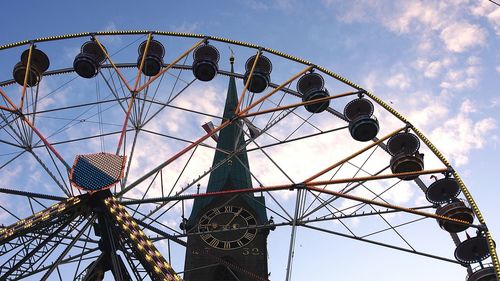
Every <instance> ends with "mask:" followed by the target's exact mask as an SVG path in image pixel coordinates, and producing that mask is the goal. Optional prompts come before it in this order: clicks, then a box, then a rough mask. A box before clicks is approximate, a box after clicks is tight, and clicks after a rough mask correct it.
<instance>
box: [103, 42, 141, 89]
mask: <svg viewBox="0 0 500 281" xmlns="http://www.w3.org/2000/svg"><path fill="white" fill-rule="evenodd" d="M93 38H94V39H95V42H96V43H97V44H98V45H99V47H100V48H101V50H102V52H103V53H104V55H105V56H106V59H107V60H108V62H109V63H110V64H111V66H112V67H113V68H114V70H115V72H116V74H117V75H118V77H120V79H121V81H122V82H123V84H125V86H126V87H127V89H128V90H129V91H130V92H132V91H133V90H132V88H131V87H130V85H129V84H128V81H127V79H125V77H124V76H123V74H122V73H121V71H120V69H118V67H117V66H116V65H115V63H114V62H113V60H112V59H111V56H110V55H109V54H108V52H107V51H106V48H104V46H103V45H102V44H101V42H100V41H99V39H98V38H97V37H93Z"/></svg>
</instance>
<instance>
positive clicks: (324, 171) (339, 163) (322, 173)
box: [304, 128, 404, 183]
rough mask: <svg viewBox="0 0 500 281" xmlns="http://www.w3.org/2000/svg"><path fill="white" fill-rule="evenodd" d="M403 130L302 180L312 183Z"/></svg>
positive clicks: (396, 131)
mask: <svg viewBox="0 0 500 281" xmlns="http://www.w3.org/2000/svg"><path fill="white" fill-rule="evenodd" d="M403 129H404V128H400V129H396V130H394V131H393V132H392V133H389V134H388V135H386V136H384V137H382V138H381V139H379V140H378V141H376V142H373V143H371V144H370V145H368V146H366V147H365V148H363V149H361V150H358V151H357V152H355V153H353V154H351V155H350V156H348V157H346V158H344V159H342V160H340V161H338V162H337V163H335V164H333V165H331V166H330V167H328V168H326V169H324V170H322V171H321V172H319V173H317V174H315V175H313V176H312V177H310V178H308V179H306V180H304V182H306V183H307V182H310V181H312V180H314V179H316V178H318V177H320V176H322V175H324V174H325V173H327V172H329V171H331V170H332V169H335V168H336V167H338V166H339V165H341V164H342V163H344V162H346V161H349V160H351V159H352V158H354V157H356V156H358V155H359V154H361V153H363V152H365V151H367V150H369V149H370V148H372V147H374V146H376V145H378V144H379V143H381V142H383V141H385V140H386V139H388V138H390V137H392V136H393V135H395V134H397V133H398V132H400V131H401V130H403Z"/></svg>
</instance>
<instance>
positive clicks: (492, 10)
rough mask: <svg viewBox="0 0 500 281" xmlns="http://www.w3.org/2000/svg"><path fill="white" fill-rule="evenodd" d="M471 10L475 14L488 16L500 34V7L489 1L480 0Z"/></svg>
mask: <svg viewBox="0 0 500 281" xmlns="http://www.w3.org/2000/svg"><path fill="white" fill-rule="evenodd" d="M470 10H471V12H472V14H473V15H476V16H479V17H486V19H487V20H488V22H489V23H490V24H491V25H492V26H493V29H495V31H496V34H497V35H500V7H498V6H496V5H493V3H491V2H489V1H478V2H477V5H476V6H474V7H472V8H471V9H470Z"/></svg>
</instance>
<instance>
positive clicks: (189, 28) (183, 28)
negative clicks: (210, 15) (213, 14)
mask: <svg viewBox="0 0 500 281" xmlns="http://www.w3.org/2000/svg"><path fill="white" fill-rule="evenodd" d="M199 27H200V24H199V23H197V22H183V23H181V24H180V25H172V26H170V28H171V29H172V30H174V31H176V32H185V33H195V32H196V30H198V28H199Z"/></svg>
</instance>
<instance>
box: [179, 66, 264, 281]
mask: <svg viewBox="0 0 500 281" xmlns="http://www.w3.org/2000/svg"><path fill="white" fill-rule="evenodd" d="M230 62H231V73H234V66H233V64H234V58H233V57H231V59H230ZM237 105H238V93H237V90H236V81H235V78H234V75H230V77H229V85H228V89H227V96H226V104H225V107H224V113H223V120H222V122H225V121H226V120H232V119H233V118H234V117H235V110H236V107H237ZM246 123H247V122H245V126H248V124H246ZM242 125H243V121H242V120H240V119H235V120H233V122H232V123H231V124H230V125H228V126H227V127H225V128H223V129H222V130H221V131H220V132H219V136H218V138H217V150H216V151H215V155H214V159H213V163H212V167H217V168H216V169H214V170H213V171H212V172H211V173H210V178H209V180H208V185H207V192H216V191H224V190H234V189H247V188H252V178H251V174H250V166H249V163H248V162H249V161H248V156H247V152H246V149H245V132H244V131H243V127H242ZM268 223H269V222H268V219H267V214H266V202H265V200H264V197H263V196H256V195H254V194H253V193H245V194H241V195H238V196H234V195H227V196H226V195H222V196H216V197H198V198H196V199H195V200H194V202H193V209H192V211H191V215H190V216H189V219H188V220H187V222H185V223H184V224H183V225H182V226H181V228H182V229H184V230H185V231H186V233H187V234H191V235H188V236H187V247H186V260H185V266H184V270H185V273H184V277H183V278H184V280H186V281H221V280H228V281H229V280H240V281H251V280H255V276H259V277H262V279H263V278H267V276H268V273H269V272H268V266H267V236H268V234H269V229H268V228H266V227H265V225H266V224H268ZM258 226H263V227H258ZM243 247H247V248H248V249H252V251H253V252H252V255H245V252H244V251H242V250H243V249H244V248H243ZM242 248H243V249H242ZM256 253H257V254H256ZM221 261H224V262H222V263H221ZM225 263H227V264H230V265H232V266H233V267H228V266H227V265H226V264H225ZM241 268H244V269H245V270H244V271H239V270H238V269H241ZM233 269H235V270H233ZM248 272H251V273H252V274H248ZM259 279H260V278H259Z"/></svg>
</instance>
